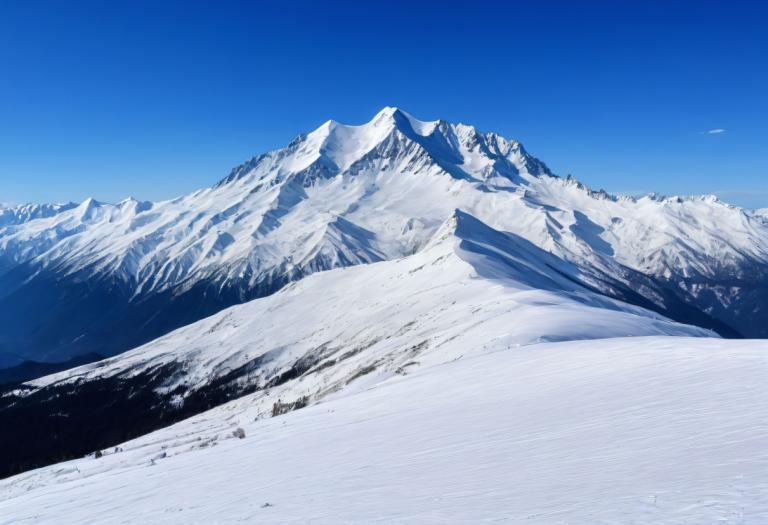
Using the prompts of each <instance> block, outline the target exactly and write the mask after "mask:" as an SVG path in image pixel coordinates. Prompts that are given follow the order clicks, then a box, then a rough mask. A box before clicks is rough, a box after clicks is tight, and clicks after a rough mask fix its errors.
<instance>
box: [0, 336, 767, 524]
mask: <svg viewBox="0 0 768 525" xmlns="http://www.w3.org/2000/svg"><path fill="white" fill-rule="evenodd" d="M767 373H768V342H762V341H760V342H758V341H727V340H717V339H705V338H678V337H644V338H618V339H602V340H592V341H575V342H562V343H543V344H533V345H529V346H524V347H518V348H511V349H504V350H498V351H489V352H487V353H479V354H475V355H473V356H471V357H463V358H459V359H457V360H454V361H451V362H448V363H443V364H439V365H433V366H419V365H416V366H413V367H410V368H409V372H408V373H407V374H406V375H395V376H392V377H390V378H389V379H385V380H383V381H382V382H380V383H378V384H375V385H368V386H367V387H366V386H365V385H362V386H360V388H358V389H354V388H349V389H345V390H342V391H341V392H339V393H337V394H336V395H334V396H331V397H330V398H326V400H325V401H324V402H322V403H320V404H317V405H314V406H311V407H308V408H305V409H302V410H299V411H296V412H292V413H289V414H286V415H282V416H278V417H274V418H270V417H268V415H266V414H264V413H263V412H261V409H260V408H258V404H253V403H252V401H253V399H254V396H246V397H245V398H241V399H239V400H236V401H234V402H231V403H229V404H227V405H223V406H221V407H218V408H216V409H213V410H211V411H209V412H206V413H204V414H201V415H200V416H197V417H195V418H192V419H190V420H187V421H184V422H182V423H180V424H177V425H174V426H172V427H169V428H166V429H163V430H160V431H157V432H154V433H152V434H150V435H147V436H144V437H142V438H140V439H138V440H135V441H133V442H129V443H127V444H125V445H123V447H122V448H123V451H120V452H112V451H110V452H108V453H107V454H106V455H105V456H104V457H102V458H100V459H93V458H85V459H80V460H76V461H71V462H68V463H62V464H58V465H54V466H52V467H48V468H44V469H39V470H36V471H32V472H29V473H26V474H23V475H20V476H16V477H14V478H10V479H8V480H4V481H2V482H0V516H2V520H1V521H2V522H3V523H9V524H10V523H13V524H17V523H36V524H38V523H56V524H60V523H95V522H98V523H139V522H152V523H233V522H254V523H307V522H311V523H370V522H374V521H375V522H397V523H456V522H461V523H477V522H482V521H497V520H502V521H507V522H511V523H518V522H520V523H584V524H596V523H653V524H664V523H674V524H681V523H690V524H702V523H733V524H736V523H743V524H748V523H753V524H760V523H766V522H768V446H766V445H767V444H768V443H767V442H766V437H765V436H766V435H768V425H767V424H766V422H765V414H766V413H768V386H766V381H765V378H766V374H767ZM236 427H242V428H243V429H244V430H245V433H246V437H245V438H244V439H236V438H234V437H232V430H233V429H234V428H236Z"/></svg>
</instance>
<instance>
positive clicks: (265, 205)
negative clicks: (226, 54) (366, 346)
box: [0, 108, 768, 360]
mask: <svg viewBox="0 0 768 525" xmlns="http://www.w3.org/2000/svg"><path fill="white" fill-rule="evenodd" d="M649 169H652V167H649ZM455 209H460V210H463V211H464V212H466V213H469V214H471V215H473V216H474V217H476V218H477V219H478V220H480V221H482V222H484V223H485V224H486V225H488V226H489V227H490V228H493V229H496V230H498V231H501V232H507V233H511V234H515V235H517V236H518V237H520V238H522V239H525V240H527V241H529V242H530V243H532V244H533V245H535V246H536V247H538V248H539V249H541V250H544V251H547V252H550V253H552V254H554V255H556V256H557V257H559V258H561V259H563V260H567V261H570V262H571V263H573V264H575V265H577V266H578V267H579V268H580V269H581V272H582V274H583V275H582V279H583V281H584V282H585V283H587V284H588V285H589V286H591V287H593V288H594V289H596V290H599V291H600V292H601V293H603V294H605V295H607V296H610V297H613V298H617V299H621V300H624V301H628V302H631V303H634V304H637V305H641V306H643V307H646V308H652V309H655V310H656V311H658V312H661V313H663V314H664V315H666V316H668V317H671V318H674V319H676V320H679V321H683V322H687V323H693V324H697V325H699V326H704V327H708V328H713V329H715V330H718V331H719V332H720V333H721V334H724V335H748V336H764V335H768V328H767V327H768V323H767V322H765V321H767V320H768V313H766V312H768V310H767V309H766V307H765V297H768V294H766V292H767V291H768V287H766V283H768V265H767V261H768V222H766V221H765V219H764V218H763V217H761V216H759V215H757V214H755V213H754V212H750V211H746V210H742V209H740V208H736V207H732V206H729V205H727V204H724V203H722V202H720V201H718V200H717V199H715V198H713V197H700V198H699V197H696V198H659V197H654V196H649V197H645V198H642V199H638V200H635V199H632V198H626V197H614V196H611V195H608V194H606V193H604V192H594V191H591V190H589V189H588V188H586V187H585V186H583V185H581V184H580V183H578V182H577V181H575V180H573V179H571V178H565V179H563V178H558V177H555V176H554V175H552V174H551V173H550V172H549V170H548V169H547V167H546V166H545V165H544V164H543V163H542V162H540V161H539V160H537V159H535V158H534V157H532V156H531V155H530V154H528V153H527V152H526V150H525V149H524V148H523V147H522V145H521V144H519V143H518V142H516V141H513V140H507V139H504V138H503V137H500V136H499V135H497V134H495V133H482V132H480V131H478V130H476V129H475V128H474V127H472V126H468V125H464V124H449V123H447V122H444V121H441V120H438V121H433V122H424V121H420V120H417V119H415V118H414V117H412V116H410V115H408V114H407V113H405V112H404V111H401V110H398V109H395V108H385V109H384V110H382V111H381V112H380V113H379V114H377V115H376V116H375V117H374V118H373V119H372V120H371V121H370V122H368V123H367V124H364V125H361V126H347V125H342V124H339V123H336V122H333V121H329V122H327V123H325V124H323V125H322V126H320V127H319V128H318V129H317V130H315V131H313V132H311V133H309V134H305V135H300V136H299V137H297V138H296V139H295V140H294V141H293V142H291V144H289V145H288V146H287V147H285V148H283V149H280V150H277V151H273V152H269V153H266V154H263V155H259V156H257V157H254V158H253V159H251V160H250V161H248V162H246V163H244V164H243V165H241V166H239V167H237V168H236V169H234V170H233V171H232V173H231V174H230V175H229V176H228V177H226V178H225V179H224V180H222V181H221V182H219V183H218V184H216V185H215V186H213V187H211V188H208V189H204V190H200V191H197V192H194V193H192V194H189V195H186V196H183V197H180V198H177V199H173V200H170V201H164V202H156V203H152V202H141V201H137V200H135V199H127V200H125V201H123V202H121V203H119V204H114V205H113V204H104V203H100V202H96V201H94V200H87V201H85V202H83V203H81V204H79V205H77V206H70V205H61V206H48V207H37V208H34V209H32V208H30V209H29V210H28V211H19V210H20V209H19V208H17V209H16V211H10V212H8V211H7V210H6V211H0V213H2V214H3V215H0V217H6V215H5V214H6V213H7V218H5V219H2V218H0V314H2V315H0V352H11V353H13V354H14V355H19V356H22V357H25V358H32V359H37V360H63V359H66V358H68V357H71V356H75V355H79V354H83V353H86V352H96V353H99V354H101V355H114V354H116V353H119V352H121V351H124V350H127V349H129V348H131V347H135V346H138V345H139V344H142V343H145V342H147V341H149V340H152V339H154V338H155V337H157V336H160V335H163V334H165V333H168V332H169V331H170V330H172V329H174V328H177V327H179V326H183V325H185V324H188V323H190V322H193V321H196V320H198V319H201V318H203V317H206V316H208V315H211V314H213V313H215V312H217V311H219V310H221V309H222V308H225V307H227V306H230V305H233V304H237V303H242V302H244V301H247V300H250V299H253V298H257V297H262V296H265V295H269V294H271V293H274V292H275V291H277V290H278V289H280V288H281V287H283V286H285V285H286V284H287V283H289V282H292V281H295V280H297V279H300V278H301V277H303V276H305V275H308V274H311V273H314V272H317V271H321V270H328V269H331V268H336V267H346V266H353V265H359V264H367V263H371V262H375V261H382V260H395V259H398V258H400V257H403V256H406V255H409V254H412V253H414V252H416V251H418V250H419V249H420V248H421V247H423V246H424V245H425V244H426V243H427V242H428V241H429V239H431V238H432V237H433V235H434V233H435V231H436V230H437V228H439V227H440V225H441V224H443V223H444V222H445V221H446V219H448V218H449V217H450V216H451V215H452V214H453V212H454V210H455Z"/></svg>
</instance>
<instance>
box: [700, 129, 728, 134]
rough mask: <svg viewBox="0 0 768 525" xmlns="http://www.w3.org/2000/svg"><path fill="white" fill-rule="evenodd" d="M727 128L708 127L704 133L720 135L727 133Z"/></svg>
mask: <svg viewBox="0 0 768 525" xmlns="http://www.w3.org/2000/svg"><path fill="white" fill-rule="evenodd" d="M726 131H727V130H725V129H723V128H715V129H708V130H707V131H702V132H701V134H702V135H720V134H721V133H725V132H726Z"/></svg>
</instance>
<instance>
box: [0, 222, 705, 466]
mask: <svg viewBox="0 0 768 525" xmlns="http://www.w3.org/2000/svg"><path fill="white" fill-rule="evenodd" d="M649 335H681V336H714V333H712V332H708V331H706V330H703V329H701V328H697V327H693V326H687V325H681V324H678V323H675V322H673V321H670V320H668V319H665V318H663V317H661V316H659V315H658V314H656V313H653V312H651V311H648V310H645V309H642V308H639V307H636V306H632V305H629V304H626V303H621V302H618V301H615V300H612V299H608V298H606V297H604V296H603V295H601V294H599V293H597V292H595V291H593V290H592V289H591V288H590V287H589V286H588V285H587V284H585V282H584V280H583V275H582V274H581V271H580V270H579V269H578V267H576V266H575V265H573V264H571V263H568V262H565V261H563V260H561V259H558V258H557V257H555V256H553V255H551V254H549V253H547V252H544V251H543V250H541V249H539V248H537V247H535V246H534V245H532V244H531V243H529V242H528V241H525V240H524V239H522V238H520V237H517V236H515V235H512V234H508V233H503V232H499V231H497V230H493V229H492V228H490V227H488V226H487V225H485V224H484V223H482V222H481V221H479V220H478V219H476V218H474V217H472V216H471V215H468V214H466V213H464V212H462V211H458V210H457V211H455V212H454V215H453V216H452V217H451V218H450V219H449V220H448V221H446V223H445V224H444V225H443V226H442V227H441V228H439V229H438V230H437V231H436V233H435V235H434V236H433V238H432V239H431V240H430V241H429V242H428V243H427V244H426V245H425V246H424V247H423V248H422V249H421V250H420V251H419V252H417V253H415V254H413V255H410V256H408V257H405V258H401V259H397V260H393V261H382V262H379V263H373V264H366V265H358V266H354V267H351V268H343V269H336V270H332V271H327V272H320V273H317V274H315V275H311V276H309V277H307V278H305V279H302V280H301V281H298V282H296V283H293V284H291V285H289V286H287V287H286V288H284V289H283V290H281V291H279V292H277V293H276V294H273V295H271V296H269V297H265V298H261V299H257V300H254V301H252V302H249V303H246V304H243V305H238V306H234V307H232V308H230V309H227V310H224V311H223V312H220V313H218V314H216V315H214V316H212V317H209V318H207V319H204V320H201V321H199V322H196V323H193V324H191V325H189V326H186V327H184V328H181V329H179V330H177V331H175V332H172V333H170V334H168V335H166V336H164V337H162V338H160V339H158V340H155V341H152V342H150V343H148V344H146V345H144V346H142V347H139V348H137V349H135V350H132V351H129V352H126V353H124V354H121V355H119V356H117V357H114V358H111V359H107V360H104V361H101V362H98V363H93V364H88V365H84V366H81V367H78V368H74V369H72V370H68V371H65V372H61V373H57V374H54V375H50V376H47V377H44V378H40V379H38V380H34V381H31V382H29V383H26V384H25V385H22V386H20V387H18V388H12V389H11V390H9V391H6V392H5V393H3V392H0V426H2V427H3V428H6V429H8V430H7V431H5V432H3V433H2V434H0V466H2V467H3V468H4V469H5V472H6V473H7V472H9V471H10V472H15V471H18V470H24V469H27V468H30V467H32V466H38V465H41V464H44V463H45V461H50V459H47V458H50V457H51V454H52V452H53V451H55V452H56V454H58V456H54V457H68V455H70V454H74V455H79V454H83V453H85V452H88V451H89V450H92V449H93V448H95V447H103V446H107V445H110V444H112V445H113V444H115V443H117V442H119V441H122V440H125V439H127V438H129V437H133V436H137V435H141V434H142V433H145V432H149V431H151V430H154V429H156V428H159V427H161V426H163V425H165V424H168V423H169V422H173V421H178V420H180V419H182V418H184V417H189V416H191V415H194V414H197V413H200V412H202V411H204V410H206V409H209V408H211V407H214V406H216V405H219V404H221V403H224V402H226V401H228V400H230V399H233V398H236V397H238V396H241V395H244V394H248V393H251V392H261V393H262V395H263V396H264V395H268V394H267V393H271V395H272V396H273V397H274V396H275V395H277V396H278V397H279V396H281V395H282V396H283V399H284V400H286V401H287V402H292V401H295V400H296V399H298V398H300V397H302V396H305V395H306V396H308V397H309V399H308V401H309V402H313V403H314V402H317V401H319V400H322V399H325V398H326V397H327V396H328V395H330V394H332V393H334V392H337V391H345V389H346V388H348V386H349V385H350V384H351V383H353V384H357V383H356V382H355V380H356V379H357V378H364V383H365V384H368V383H371V382H377V381H381V380H382V379H386V378H388V377H391V376H393V375H396V374H400V373H404V372H405V371H407V369H408V368H409V367H411V366H414V365H416V364H419V365H422V366H427V365H430V364H434V363H443V362H446V361H450V360H453V359H458V358H461V357H462V356H469V355H472V354H476V353H482V352H484V351H486V350H487V349H489V348H514V347H518V346H520V345H527V344H531V343H536V342H541V341H562V340H572V339H590V338H600V337H624V336H649ZM264 399H267V398H264ZM70 457H71V456H70ZM9 469H10V470H9ZM2 474H3V471H0V475H2Z"/></svg>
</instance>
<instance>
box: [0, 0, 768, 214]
mask: <svg viewBox="0 0 768 525" xmlns="http://www.w3.org/2000/svg"><path fill="white" fill-rule="evenodd" d="M766 6H768V3H765V2H758V1H753V2H739V1H730V2H725V1H722V2H709V1H704V0H697V1H690V2H681V1H664V2H662V1H658V2H654V1H642V2H641V1H637V2H616V1H605V2H598V1H592V2H548V1H533V0H531V1H525V2H523V1H520V2H455V3H454V2H445V1H444V2H418V3H417V2H413V1H411V2H398V1H388V2H373V1H371V2H352V1H349V2H339V1H324V2H319V1H300V0H297V1H293V2H278V1H264V2H256V1H252V2H233V1H218V2H205V3H203V2H199V3H198V2H194V1H185V2H178V3H174V2H159V1H158V2H145V3H144V2H140V1H132V2H76V1H72V2H58V1H57V2H38V1H34V0H28V1H24V2H21V1H18V2H3V3H2V5H1V6H0V202H2V201H11V202H26V201H68V200H76V201H79V200H82V199H83V198H85V197H87V196H93V197H95V198H97V199H100V200H107V201H117V200H120V199H121V198H123V197H126V196H128V195H133V196H136V197H138V198H144V199H161V198H169V197H172V196H175V195H179V194H182V193H185V192H187V191H190V190H193V189H196V188H199V187H203V186H207V185H210V184H212V183H214V182H215V181H217V180H218V179H219V178H221V177H223V176H225V175H226V174H227V172H228V171H229V169H230V168H231V167H232V166H234V165H236V164H238V163H239V162H241V161H243V160H245V159H246V158H249V157H250V156H252V155H254V154H256V153H260V152H262V151H265V150H268V149H274V148H277V147H280V146H282V145H285V144H286V143H287V142H289V141H290V139H291V138H293V137H294V136H295V135H297V134H298V133H300V132H302V131H309V130H311V129H314V128H315V127H317V126H318V125H320V124H321V123H322V122H324V121H325V120H327V119H329V118H333V119H335V120H338V121H341V122H345V123H351V124H357V123H362V122H365V121H367V120H368V119H370V118H371V117H372V116H373V115H374V114H375V113H376V112H377V111H378V110H379V109H380V108H381V107H383V106H386V105H394V106H398V107H401V108H403V109H405V110H407V111H409V112H410V113H412V114H413V115H415V116H416V117H419V118H422V119H434V118H444V119H446V120H450V121H461V122H466V123H470V124H474V125H475V126H477V127H478V128H480V129H482V130H485V131H491V130H492V131H497V132H499V133H501V134H502V135H504V136H507V137H510V138H516V139H518V140H521V141H522V142H523V143H524V144H525V145H526V147H527V148H528V150H529V151H531V152H532V153H533V154H535V155H537V156H538V157H540V158H541V159H542V160H544V161H545V162H547V164H549V165H550V167H551V168H552V169H553V170H554V171H555V172H556V173H558V174H561V175H566V174H568V173H571V174H573V175H574V176H576V177H577V178H579V179H581V180H582V181H584V182H586V183H587V184H589V185H590V186H592V187H594V188H605V189H607V190H609V191H615V192H627V193H642V192H650V191H658V192H661V193H666V194H690V193H718V194H720V195H721V196H722V197H723V198H724V199H725V200H728V201H731V202H735V203H738V204H741V205H745V206H755V207H757V206H768V131H767V130H766V126H768V31H766V29H765V28H766V27H768V7H766ZM715 129H723V130H725V131H724V132H722V133H711V134H710V133H706V132H707V131H708V130H715Z"/></svg>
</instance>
